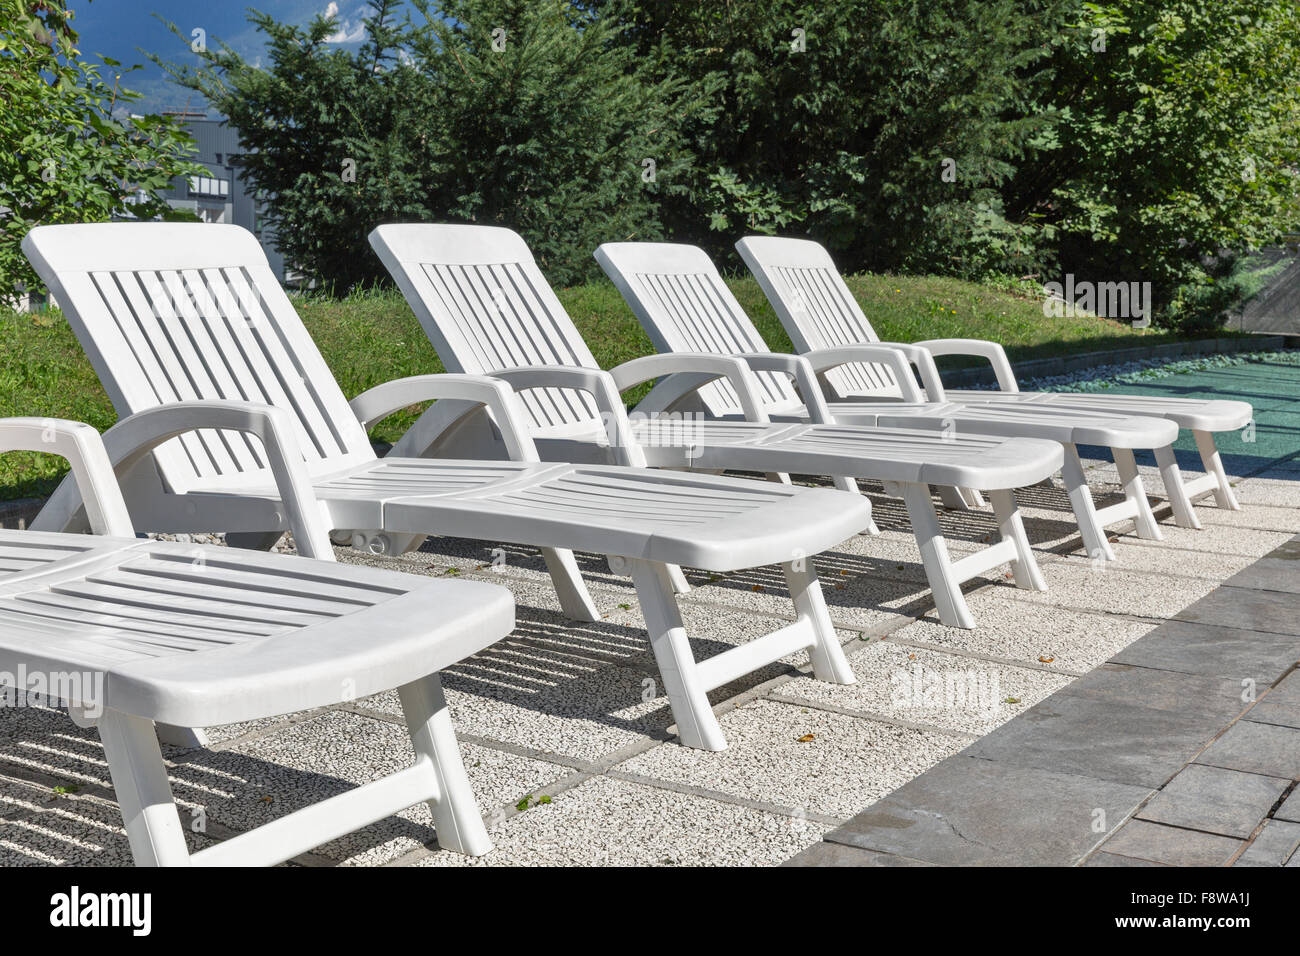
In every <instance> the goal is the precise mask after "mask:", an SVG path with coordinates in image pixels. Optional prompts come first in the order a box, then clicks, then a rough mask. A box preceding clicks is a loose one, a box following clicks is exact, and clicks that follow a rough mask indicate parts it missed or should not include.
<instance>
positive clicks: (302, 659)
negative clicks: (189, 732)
mask: <svg viewBox="0 0 1300 956" xmlns="http://www.w3.org/2000/svg"><path fill="white" fill-rule="evenodd" d="M431 609H436V610H437V615H436V617H431V616H430V611H431ZM513 627H514V601H513V598H512V597H511V595H510V592H509V591H507V590H506V589H505V588H501V587H498V586H496V585H492V584H485V583H480V582H473V581H446V580H437V579H431V578H422V577H416V576H414V575H406V574H397V573H394V572H391V571H377V570H374V569H371V568H365V567H355V566H345V565H338V564H332V565H329V564H323V563H321V562H319V561H311V560H308V559H305V558H297V557H291V556H285V555H268V554H258V553H251V552H247V551H234V550H232V549H229V548H221V547H215V546H196V545H193V544H180V543H173V542H162V541H153V540H142V539H135V538H112V537H100V536H90V535H74V534H62V533H53V532H34V531H3V530H0V669H4V670H7V671H9V672H10V673H13V672H14V671H15V668H16V667H17V666H18V664H19V663H20V662H21V663H22V664H24V665H25V667H26V668H27V671H28V672H29V673H30V672H36V671H44V672H67V671H70V670H71V671H79V672H90V673H99V674H102V675H103V691H102V693H103V699H102V701H100V703H102V705H103V706H104V707H106V708H108V709H111V710H114V711H117V712H120V713H125V714H131V715H134V716H138V717H143V718H146V719H149V720H154V721H159V722H162V723H168V724H175V725H178V726H182V727H204V726H211V725H215V724H226V723H234V722H236V721H242V720H253V719H257V718H261V717H270V716H276V715H279V714H286V713H293V712H297V711H302V710H308V709H310V708H313V707H319V706H326V705H329V704H336V703H338V702H339V701H340V700H343V699H346V698H347V697H348V696H356V697H364V696H366V695H369V694H374V693H380V692H382V691H385V690H388V689H390V688H392V687H396V686H398V685H401V684H405V683H407V682H409V681H410V680H412V679H413V678H414V677H415V676H418V675H423V674H431V673H435V672H437V671H438V670H441V669H442V668H444V667H446V666H448V665H451V664H454V663H456V662H458V661H460V660H462V659H464V658H465V657H468V656H469V655H471V654H474V653H477V652H478V651H480V650H482V649H483V648H485V647H487V646H488V645H490V644H492V643H493V642H495V641H497V640H500V638H501V637H502V635H504V634H507V633H509V632H510V631H511V630H512V629H513ZM199 656H201V661H200V660H196V657H199Z"/></svg>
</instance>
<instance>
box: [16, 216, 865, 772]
mask: <svg viewBox="0 0 1300 956" xmlns="http://www.w3.org/2000/svg"><path fill="white" fill-rule="evenodd" d="M23 248H24V250H25V251H26V253H27V256H28V258H29V259H30V260H31V261H32V264H33V266H34V267H35V268H36V270H37V272H38V273H39V274H40V276H41V278H42V279H43V280H44V281H45V282H46V283H47V285H48V286H49V287H50V289H51V290H52V291H53V292H54V293H55V295H56V296H57V297H58V300H59V302H60V303H61V304H62V305H63V307H64V309H65V310H66V315H67V316H68V319H69V321H70V322H71V324H72V327H73V329H74V330H75V332H76V334H77V337H78V338H79V339H80V341H81V343H82V346H83V348H84V349H85V350H86V353H87V355H88V356H89V357H90V360H91V363H92V364H93V365H94V367H95V370H96V371H97V372H98V374H99V377H100V380H101V381H102V382H103V384H104V387H105V389H106V390H107V392H108V394H109V397H110V398H111V399H112V401H113V404H114V407H115V408H116V409H117V411H118V414H119V415H120V416H121V420H120V421H119V423H118V424H117V425H115V426H114V427H113V428H111V429H109V430H108V432H106V433H105V435H104V443H105V445H106V446H107V449H108V455H109V458H110V460H111V461H112V464H113V467H114V469H115V471H116V473H117V475H118V477H119V479H120V480H121V482H122V486H123V489H124V492H125V497H126V502H127V507H128V508H129V509H130V513H131V516H132V519H133V520H134V521H135V523H136V526H137V527H140V528H143V529H145V530H148V531H157V532H204V531H208V532H210V531H225V532H227V533H232V532H233V533H234V534H235V535H236V536H237V537H236V540H245V541H252V542H256V543H259V544H263V545H266V544H267V543H268V539H274V538H275V537H278V535H279V533H280V532H282V531H284V530H292V531H293V534H294V538H295V541H296V543H297V546H298V549H299V551H300V552H302V553H304V554H306V555H309V556H326V555H328V554H329V553H330V544H329V536H330V534H331V533H337V532H338V531H339V530H341V529H342V530H345V531H348V530H350V531H351V532H352V534H351V538H352V540H353V542H354V544H356V545H357V546H361V547H366V548H368V549H370V550H373V551H376V552H380V553H400V552H401V551H402V550H406V549H409V548H410V547H414V546H416V545H417V544H418V543H419V542H420V541H421V540H423V538H424V536H426V535H428V534H444V535H451V536H460V537H470V538H477V539H482V540H488V541H501V542H510V543H516V544H524V545H532V546H536V547H540V548H542V549H543V554H545V555H546V556H547V560H548V564H549V566H550V570H551V574H552V579H553V580H554V581H555V584H556V590H557V592H558V594H559V596H560V599H561V603H562V605H563V607H564V609H565V611H566V612H567V613H568V614H569V615H570V616H572V617H579V618H582V619H585V620H598V619H599V618H600V613H599V611H598V610H597V609H596V607H595V604H594V602H592V600H591V597H590V595H589V594H588V593H587V590H586V588H585V586H584V584H583V582H582V579H581V577H580V576H579V575H578V571H577V565H576V562H575V561H574V558H573V554H572V551H573V550H575V549H576V550H583V551H592V552H595V553H597V554H603V555H608V556H610V560H611V564H612V565H613V566H614V567H615V569H616V570H621V571H627V572H628V573H630V574H631V576H632V579H633V582H634V584H635V586H636V588H637V593H638V596H639V598H640V602H641V608H642V612H643V613H644V615H645V619H646V624H647V627H648V629H649V632H650V641H651V646H652V648H653V651H654V654H655V657H656V660H657V661H658V663H659V667H660V672H661V674H662V677H663V682H664V687H665V689H666V691H667V695H668V698H669V701H670V703H671V705H672V709H673V716H674V718H675V719H676V722H677V727H678V732H679V735H680V738H681V741H682V743H684V744H687V745H688V746H693V747H701V748H704V749H710V750H720V749H722V748H723V747H725V745H726V742H725V738H724V737H723V734H722V730H721V728H720V727H719V725H718V722H717V719H716V717H715V715H714V713H713V710H712V708H711V707H710V705H709V701H708V697H707V693H708V691H709V690H712V689H713V688H716V687H719V686H721V685H722V684H725V683H727V682H728V681H731V680H734V679H736V678H737V677H740V676H742V675H744V674H747V673H749V672H750V671H753V670H756V669H758V668H761V667H763V666H765V665H767V664H769V663H771V662H772V661H774V660H777V659H778V658H780V657H782V656H784V655H787V654H791V653H793V652H795V651H797V650H799V649H808V650H810V652H811V656H812V663H813V672H814V674H815V675H816V676H817V677H818V678H820V679H822V680H827V681H834V682H837V683H850V682H852V680H853V674H852V671H851V670H850V669H849V666H848V663H847V661H846V660H845V658H844V655H843V652H842V651H841V649H840V645H839V643H838V641H837V640H836V636H835V632H834V628H833V627H832V625H831V622H830V618H829V616H828V614H827V611H826V607H825V603H824V600H823V597H822V593H821V586H820V584H819V582H818V580H817V575H816V571H815V570H814V568H813V567H812V562H811V560H810V558H811V556H812V555H815V554H817V553H819V552H821V551H823V550H825V549H827V548H829V547H832V546H834V545H835V544H837V543H839V542H840V541H843V540H844V539H845V538H847V537H850V536H851V535H853V534H854V533H856V532H857V531H858V529H860V528H861V527H863V525H864V524H866V523H867V522H868V521H869V520H870V508H869V506H868V505H867V504H866V503H865V500H864V499H863V498H862V497H861V496H858V495H846V494H842V493H840V492H836V491H832V490H827V489H810V488H795V487H789V486H777V485H766V484H761V483H756V482H749V481H743V480H737V479H729V478H720V477H714V476H708V475H675V474H670V473H666V472H655V471H648V470H646V469H644V468H631V467H623V466H575V465H569V464H544V463H542V462H540V461H539V459H538V455H537V450H536V448H535V446H534V445H533V442H532V439H531V438H530V436H529V435H528V432H527V429H526V428H524V427H522V425H520V424H519V423H520V421H521V420H522V417H521V416H522V414H523V413H522V411H521V409H520V408H519V406H518V399H517V398H516V396H515V393H514V392H513V391H512V390H511V389H510V387H509V386H508V385H507V384H506V383H504V382H502V381H500V380H497V379H491V378H483V377H476V376H467V375H421V376H415V377H412V378H406V379H400V380H398V381H396V382H389V383H387V384H384V385H380V386H378V387H377V388H374V389H371V390H370V391H368V392H366V393H364V394H362V395H360V396H358V397H357V398H356V399H354V400H353V402H352V403H351V406H349V404H348V402H347V401H346V400H345V399H344V397H343V394H342V392H341V391H340V390H339V388H338V385H337V383H336V382H335V381H334V378H333V376H332V375H331V373H330V371H329V369H328V368H327V367H326V365H325V361H324V359H323V358H322V357H321V355H320V353H319V351H318V350H317V349H316V346H315V344H314V343H313V342H312V340H311V337H310V336H309V335H308V334H307V330H306V328H305V327H304V326H303V324H302V321H301V319H299V317H298V315H297V313H296V312H295V311H294V309H293V306H292V304H291V303H290V302H289V300H288V298H287V297H286V296H285V294H284V292H283V290H281V288H280V285H279V283H278V282H276V280H275V277H274V276H273V274H272V273H271V270H270V268H269V267H268V265H267V262H266V256H265V254H264V253H263V252H262V249H261V247H260V246H259V245H258V243H257V240H256V238H254V237H253V235H252V234H251V233H249V232H247V231H245V230H243V229H240V228H238V227H235V226H224V225H209V224H179V223H108V224H94V225H68V226H44V227H39V228H37V229H34V230H32V232H31V233H29V234H28V236H27V237H26V238H25V239H24V240H23ZM584 381H585V383H586V384H585V387H588V388H590V389H591V391H589V392H588V393H587V394H588V395H589V396H590V398H591V401H593V402H597V403H599V404H600V406H601V407H602V411H603V413H604V414H605V415H606V417H607V420H608V421H609V422H611V423H613V431H614V432H615V433H617V434H618V435H624V436H625V435H626V433H627V432H628V430H629V429H628V425H627V416H626V413H625V412H624V410H623V408H622V406H621V405H620V404H618V403H617V401H612V400H611V398H610V396H611V395H612V394H613V393H612V392H610V391H609V389H608V381H607V380H606V379H605V378H604V377H602V376H596V377H594V378H588V379H585V380H584ZM614 397H615V398H616V396H614ZM435 398H436V399H442V401H438V402H436V403H435V405H434V407H433V409H432V410H431V412H433V413H436V415H435V416H434V417H437V416H438V415H441V416H444V417H446V418H449V419H450V420H451V421H452V424H453V427H454V426H455V423H456V422H459V421H461V420H463V419H465V418H466V417H467V416H469V415H471V414H472V413H473V412H475V411H476V410H478V409H480V408H486V409H488V411H489V413H490V417H491V420H492V423H493V424H492V428H493V429H494V432H495V434H497V436H498V438H499V444H498V446H497V450H498V452H499V451H500V448H501V447H502V446H504V448H505V450H506V451H507V452H508V453H509V454H510V456H511V457H512V458H513V459H514V460H512V461H502V460H447V459H427V458H419V457H402V455H401V448H403V447H406V448H410V449H412V451H413V452H414V453H415V454H421V453H423V452H424V451H425V450H426V447H427V446H426V447H422V446H421V444H420V442H419V429H418V428H417V429H414V430H413V433H412V434H410V435H408V436H407V438H406V439H403V442H402V443H399V448H398V449H395V452H396V453H395V454H390V455H388V456H387V457H386V458H384V459H382V460H381V459H379V458H377V457H376V456H375V453H374V452H373V450H372V449H371V447H370V444H369V442H368V440H367V438H366V431H365V425H366V424H368V423H370V422H373V421H376V420H378V419H381V418H383V417H385V416H387V415H389V414H391V413H392V412H394V411H396V410H398V409H401V408H405V407H407V406H409V405H412V404H414V403H417V402H421V401H426V400H429V399H435ZM425 417H426V418H428V417H429V415H428V414H426V416H425ZM637 453H638V449H637V448H636V447H635V446H634V445H623V446H622V454H623V455H624V456H626V457H628V458H629V459H634V458H635V456H636V454H637ZM632 463H633V464H636V463H637V462H635V461H633V462H632ZM84 525H85V517H84V509H83V508H82V499H81V497H80V495H79V493H78V491H77V489H76V487H75V485H74V484H73V483H72V482H64V484H63V485H61V486H60V488H59V489H58V490H57V491H56V493H55V494H54V495H53V496H52V497H51V499H50V501H49V503H48V504H47V505H46V507H45V508H44V510H42V512H41V514H40V515H39V516H38V518H37V521H36V523H35V524H34V527H39V528H43V529H47V530H68V529H71V530H78V529H79V528H81V527H84ZM768 564H780V565H781V566H782V567H783V568H784V571H785V576H786V580H787V583H788V584H789V587H790V592H791V596H792V599H793V603H794V610H795V617H796V620H795V622H794V623H792V624H789V625H788V626H785V627H781V628H779V629H778V630H776V631H774V632H772V633H771V634H768V635H766V636H764V637H761V638H757V639H755V640H753V641H750V642H749V643H747V644H743V645H741V646H739V647H737V648H734V649H732V650H728V651H726V652H724V653H722V654H719V655H717V656H715V657H713V658H710V659H708V660H705V661H699V662H697V661H696V660H695V658H694V655H693V653H692V651H691V647H690V643H689V641H688V640H687V637H686V633H685V630H684V628H683V626H682V622H681V618H680V615H679V613H678V609H677V604H676V599H675V596H674V593H673V587H672V581H671V578H670V572H669V570H668V568H669V566H675V565H687V566H690V567H697V568H702V569H705V570H709V571H715V572H728V571H735V570H739V569H742V568H751V567H757V566H761V565H768Z"/></svg>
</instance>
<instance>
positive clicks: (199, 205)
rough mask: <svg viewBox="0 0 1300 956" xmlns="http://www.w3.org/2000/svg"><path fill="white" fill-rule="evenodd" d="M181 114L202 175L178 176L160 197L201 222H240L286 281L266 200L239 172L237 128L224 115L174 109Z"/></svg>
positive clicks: (179, 116) (277, 274)
mask: <svg viewBox="0 0 1300 956" xmlns="http://www.w3.org/2000/svg"><path fill="white" fill-rule="evenodd" d="M172 115H175V116H177V118H178V119H181V120H182V121H183V123H184V126H185V129H186V131H187V132H188V133H189V134H190V135H191V136H193V137H194V142H195V145H196V146H197V148H198V152H197V154H196V155H195V156H194V161H195V162H197V163H199V164H200V165H202V166H204V167H205V168H206V169H207V171H208V172H207V175H203V176H177V177H176V178H175V179H173V180H172V184H171V188H170V189H169V190H167V191H166V192H164V193H163V198H165V199H166V200H167V203H168V205H170V206H172V208H174V209H185V210H188V211H190V212H192V213H194V214H195V215H196V216H198V217H199V219H201V220H202V221H203V222H220V223H233V224H235V225H236V226H243V227H244V228H245V229H247V230H248V231H249V232H251V233H253V235H255V236H257V240H258V242H260V243H261V244H262V248H263V249H264V250H266V257H267V259H268V260H270V263H271V270H272V271H273V272H274V273H275V275H276V278H278V279H279V280H280V281H281V282H284V281H286V272H285V263H284V257H283V256H282V255H280V251H279V249H278V248H276V245H275V235H274V232H273V230H272V229H271V228H270V226H269V225H268V224H267V221H266V216H265V205H266V204H265V203H264V202H263V201H262V200H260V199H259V198H258V197H257V195H256V194H255V193H254V192H253V190H252V189H251V188H250V187H249V186H247V185H246V184H245V183H244V182H243V181H242V180H241V179H240V178H239V169H240V166H241V153H240V147H239V131H238V130H237V129H235V128H234V127H233V126H229V125H227V124H226V122H225V120H212V119H206V118H204V117H203V115H202V114H172Z"/></svg>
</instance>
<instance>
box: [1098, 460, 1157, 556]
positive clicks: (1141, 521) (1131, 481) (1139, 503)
mask: <svg viewBox="0 0 1300 956" xmlns="http://www.w3.org/2000/svg"><path fill="white" fill-rule="evenodd" d="M1110 454H1111V457H1113V458H1114V459H1115V469H1116V470H1117V471H1118V472H1119V480H1120V483H1121V484H1122V485H1123V486H1124V497H1125V498H1127V499H1128V500H1129V502H1130V503H1131V504H1132V505H1133V508H1134V509H1135V511H1136V514H1135V515H1134V516H1133V523H1134V524H1135V525H1136V526H1137V535H1138V537H1139V538H1147V539H1149V540H1151V541H1161V540H1163V539H1164V535H1162V534H1161V533H1160V525H1158V524H1156V516H1155V515H1154V514H1152V513H1151V502H1150V501H1149V500H1148V499H1147V490H1146V488H1145V487H1144V486H1143V484H1142V476H1141V475H1140V474H1139V473H1138V466H1137V461H1136V460H1135V459H1134V458H1133V450H1132V449H1130V448H1112V449H1111V450H1110Z"/></svg>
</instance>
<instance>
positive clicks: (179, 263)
mask: <svg viewBox="0 0 1300 956" xmlns="http://www.w3.org/2000/svg"><path fill="white" fill-rule="evenodd" d="M23 250H24V252H26V254H27V258H28V259H30V260H31V262H32V265H33V266H34V267H35V269H36V271H37V273H38V274H39V275H40V276H41V278H42V279H43V280H44V281H45V283H46V285H47V286H48V287H49V289H50V291H51V292H52V293H53V294H54V296H55V298H56V300H57V302H58V304H59V305H60V307H61V308H62V309H63V311H64V314H65V315H66V316H67V318H68V321H69V322H70V323H71V325H72V328H73V331H74V332H75V333H76V335H77V338H78V339H79V340H80V342H81V345H82V348H84V349H85V351H86V354H87V355H88V356H89V358H90V362H91V364H92V365H93V366H94V368H95V371H96V373H98V375H99V379H100V381H101V382H102V383H103V385H104V388H105V390H106V391H107V392H108V395H109V398H110V399H111V400H112V402H113V407H114V408H115V409H116V410H117V413H118V415H119V416H121V417H126V416H128V415H131V414H134V413H136V412H140V411H144V410H145V409H148V408H154V407H156V406H159V405H167V404H171V403H173V402H178V401H186V400H194V399H208V400H211V399H227V400H234V401H249V402H258V403H262V404H268V405H274V406H276V407H278V408H282V409H285V410H287V411H290V412H292V413H293V414H294V416H295V417H296V419H297V421H298V423H299V424H300V425H301V430H300V432H299V434H298V439H299V443H300V445H301V446H302V449H303V454H304V456H305V458H306V461H307V468H308V473H309V474H312V475H316V474H326V473H329V472H333V471H337V470H339V469H340V468H343V467H346V466H348V465H350V464H353V463H354V462H360V461H366V460H372V459H373V457H374V452H373V451H372V450H371V448H370V445H369V442H368V440H367V438H366V434H365V432H364V431H363V430H362V428H361V426H360V425H359V424H358V423H357V420H356V417H355V416H354V415H352V413H351V411H350V410H349V408H348V404H347V400H346V399H345V398H344V396H343V393H342V391H340V389H339V387H338V385H337V384H336V382H335V380H334V376H333V374H332V373H331V372H330V370H329V368H328V367H327V366H326V364H325V360H324V359H323V358H322V357H321V354H320V352H319V350H318V349H317V348H316V345H315V343H314V342H313V341H312V339H311V336H310V335H309V334H308V333H307V329H306V328H305V327H304V326H303V324H302V320H301V319H300V318H299V317H298V314H297V312H295V311H294V308H293V305H292V304H291V303H290V302H289V299H288V297H287V296H286V295H285V293H284V291H283V290H282V289H281V288H280V284H279V282H277V281H276V279H275V277H274V274H273V273H272V272H271V269H270V267H269V266H268V265H267V261H266V255H265V253H264V252H263V251H262V248H261V247H260V246H259V245H258V242H257V239H256V238H255V237H254V236H253V235H252V233H250V232H248V231H246V230H244V229H241V228H240V227H238V226H230V225H216V224H210V223H166V222H116V223H94V224H88V225H58V226H39V227H37V228H36V229H33V230H32V231H31V232H30V233H29V234H28V235H27V237H26V238H25V239H24V240H23ZM154 457H155V461H156V462H157V463H158V466H159V469H160V471H161V474H162V477H163V480H164V481H165V482H166V483H167V486H168V487H169V488H170V489H171V490H172V491H173V492H176V493H185V492H189V491H199V490H203V489H205V488H219V487H228V486H229V485H230V483H231V479H232V477H233V478H237V479H238V480H239V482H240V483H241V484H242V485H247V484H250V483H252V482H260V481H266V482H268V483H269V482H270V481H271V480H272V478H271V472H270V470H269V469H268V468H267V467H266V464H265V456H264V454H263V452H262V449H261V447H260V445H259V444H258V443H257V442H256V440H250V439H249V438H248V437H246V436H245V435H243V434H241V433H236V432H227V431H215V430H202V431H198V432H195V433H191V434H187V435H184V436H181V437H179V438H175V439H172V440H171V441H169V442H167V443H166V444H165V445H162V446H160V447H159V448H158V449H157V450H156V451H155V452H154Z"/></svg>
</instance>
